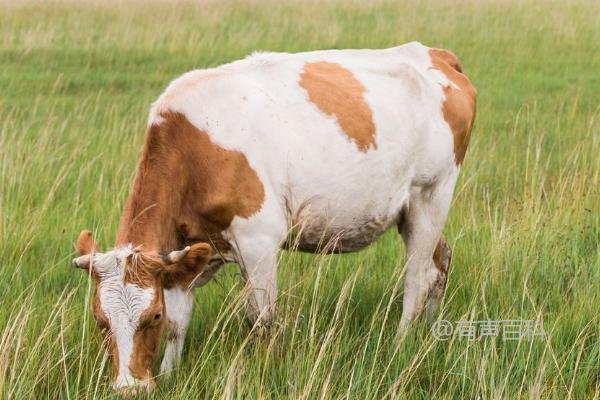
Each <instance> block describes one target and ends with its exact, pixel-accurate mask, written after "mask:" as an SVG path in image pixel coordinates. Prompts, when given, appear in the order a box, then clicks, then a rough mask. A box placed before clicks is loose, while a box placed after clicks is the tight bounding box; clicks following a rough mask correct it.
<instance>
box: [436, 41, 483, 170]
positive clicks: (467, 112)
mask: <svg viewBox="0 0 600 400" xmlns="http://www.w3.org/2000/svg"><path fill="white" fill-rule="evenodd" d="M429 56H430V58H431V64H432V65H433V67H434V68H436V69H438V70H440V71H441V72H442V73H443V74H444V75H446V77H447V78H448V79H449V80H450V82H452V83H453V84H454V85H456V86H457V87H458V88H456V87H453V86H452V85H448V86H445V87H444V94H445V96H446V99H445V100H444V103H443V105H442V111H443V113H444V119H445V120H446V122H447V123H448V125H449V126H450V129H451V130H452V135H453V137H454V161H455V162H456V165H461V164H462V162H463V160H464V158H465V153H466V152H467V147H468V146H469V140H470V139H471V131H472V130H473V123H474V122H475V114H476V98H477V92H476V91H475V88H474V87H473V85H472V84H471V82H470V81H469V78H467V77H466V75H464V74H463V73H462V72H463V68H462V65H461V64H460V62H459V61H458V58H457V57H456V56H455V55H454V54H453V53H452V52H450V51H447V50H441V49H430V50H429Z"/></svg>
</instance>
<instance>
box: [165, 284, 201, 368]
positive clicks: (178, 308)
mask: <svg viewBox="0 0 600 400" xmlns="http://www.w3.org/2000/svg"><path fill="white" fill-rule="evenodd" d="M164 298H165V307H166V318H167V320H166V327H165V333H166V337H167V345H166V347H165V355H164V356H163V360H162V363H161V365H160V373H161V375H162V374H169V373H170V372H172V371H173V370H174V369H175V367H176V366H177V365H178V364H179V361H180V360H181V352H182V350H183V344H184V342H185V335H186V333H187V329H188V325H189V323H190V318H191V316H192V309H193V305H194V290H193V289H188V288H181V287H174V288H171V289H165V290H164Z"/></svg>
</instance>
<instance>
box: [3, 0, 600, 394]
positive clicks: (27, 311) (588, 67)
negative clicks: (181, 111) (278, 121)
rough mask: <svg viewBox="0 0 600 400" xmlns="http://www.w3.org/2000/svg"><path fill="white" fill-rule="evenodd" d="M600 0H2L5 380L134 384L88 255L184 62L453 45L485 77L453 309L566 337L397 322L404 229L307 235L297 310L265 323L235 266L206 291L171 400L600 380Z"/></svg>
mask: <svg viewBox="0 0 600 400" xmlns="http://www.w3.org/2000/svg"><path fill="white" fill-rule="evenodd" d="M599 15H600V4H599V3H598V2H595V1H593V0H581V1H566V2H565V1H545V2H536V1H516V0H515V1H504V2H493V1H477V2H474V1H460V2H455V1H450V0H442V1H435V2H425V1H419V2H409V1H401V2H392V1H369V2H359V1H351V2H341V1H337V2H336V1H331V2H326V3H322V2H316V1H305V2H286V3H279V2H275V1H271V0H269V1H267V2H256V1H252V2H243V1H227V2H200V3H196V4H193V3H188V2H176V3H166V2H151V3H146V2H143V3H142V2H138V1H134V0H129V1H120V2H116V3H113V4H110V5H109V4H104V3H103V2H100V1H94V0H88V1H85V2H83V3H80V2H56V1H51V2H42V1H25V2H14V3H13V2H6V1H3V2H1V3H0V397H2V398H51V399H55V398H61V399H75V398H110V397H111V396H113V394H112V392H111V390H110V382H109V371H108V367H107V360H106V359H105V356H104V354H103V352H102V351H101V350H100V339H99V337H98V333H97V332H96V328H95V326H94V323H93V320H92V318H91V317H90V312H89V311H90V304H89V301H90V294H91V285H90V282H89V280H88V278H87V276H85V274H83V273H81V272H80V271H75V270H73V269H72V268H71V267H70V262H69V260H70V259H71V258H72V257H73V255H74V248H73V243H74V240H75V238H76V236H77V234H78V232H79V231H80V230H81V229H83V228H92V229H93V230H94V232H95V233H96V235H97V237H98V238H99V240H100V242H101V244H102V246H103V247H104V248H106V247H109V246H110V245H111V243H112V242H113V240H114V235H115V231H116V224H117V221H118V218H119V215H120V212H121V209H122V204H123V202H124V198H125V196H126V195H127V191H128V188H129V185H130V182H131V179H132V176H133V173H134V169H135V164H136V161H137V158H138V155H139V149H140V147H141V144H142V141H143V137H144V131H145V121H146V116H147V110H148V107H149V104H150V103H151V102H152V101H153V100H154V99H155V98H156V97H157V96H158V94H160V92H161V90H163V88H164V87H165V86H166V84H167V83H168V81H169V80H170V79H172V78H174V77H176V76H178V75H179V74H181V73H183V72H185V71H187V70H190V69H193V68H202V67H207V66H214V65H218V64H220V63H224V62H227V61H230V60H233V59H236V58H240V57H243V56H245V55H246V54H248V53H250V52H252V51H255V50H276V51H301V50H308V49H323V48H346V47H353V48H359V47H370V48H376V47H386V46H393V45H397V44H400V43H403V42H406V41H409V40H419V41H422V42H423V43H425V44H428V45H431V46H438V47H444V48H449V49H452V50H453V51H455V52H456V53H457V54H458V55H459V56H460V58H461V60H462V62H463V64H464V66H465V69H466V71H467V72H468V74H469V76H470V77H471V79H472V81H473V82H474V83H475V85H476V86H477V88H478V92H479V109H478V117H477V122H476V128H475V132H474V136H473V140H472V143H471V146H470V149H469V151H468V154H467V158H466V161H465V165H464V168H463V172H462V176H461V179H460V181H459V184H458V187H457V190H456V195H455V198H454V203H453V206H452V210H451V214H450V218H449V220H448V223H447V226H446V229H445V233H446V236H447V237H448V238H449V240H450V242H451V245H452V247H453V250H454V258H453V268H452V272H451V274H450V279H449V286H448V291H447V296H446V301H445V304H444V306H443V309H442V315H441V317H442V318H444V319H446V320H449V321H458V320H461V319H462V320H473V321H475V320H504V319H522V320H536V321H543V324H544V329H545V331H546V334H547V335H546V337H545V338H543V339H540V338H535V339H534V340H524V341H503V340H502V338H501V337H498V338H493V337H492V338H485V339H482V340H476V341H469V340H466V339H464V338H460V337H453V338H451V339H450V340H448V341H439V340H436V339H435V338H434V337H433V335H432V333H431V330H430V325H428V324H427V323H424V322H418V323H416V324H415V326H414V329H413V330H412V331H411V332H410V334H409V335H408V337H407V338H405V340H403V341H399V340H398V339H397V327H398V322H399V317H400V313H401V295H402V290H403V289H402V283H403V274H404V269H403V255H404V249H403V246H402V244H401V240H400V238H399V237H398V235H397V234H396V233H395V232H389V233H388V234H387V235H385V236H384V237H383V238H381V240H379V241H378V242H377V243H375V244H374V245H373V246H371V247H370V248H369V249H367V250H365V251H363V252H361V253H357V254H352V255H344V256H332V257H325V256H312V255H306V254H300V253H284V254H282V256H281V266H280V270H279V279H280V286H281V294H280V299H279V303H278V314H277V319H276V323H275V326H274V328H273V330H272V332H271V335H270V336H268V337H263V338H259V337H256V336H255V335H254V334H252V333H251V332H250V330H249V329H248V327H247V326H246V325H245V324H244V322H243V305H242V304H241V302H240V294H241V291H242V285H241V279H240V277H239V272H238V270H237V269H236V267H235V266H233V265H231V266H227V267H226V268H225V269H224V271H223V272H222V273H221V274H220V275H219V276H218V277H217V279H216V280H215V281H214V282H211V283H210V284H209V285H207V286H206V287H204V288H202V289H201V290H199V291H198V293H197V297H196V304H195V311H194V320H193V323H192V326H191V328H190V331H189V334H188V339H187V341H186V347H185V350H184V357H183V364H182V365H181V367H180V368H179V369H178V371H177V372H176V373H175V375H174V376H173V378H172V379H171V380H166V379H161V380H160V381H159V389H158V391H157V392H155V393H154V394H153V395H152V397H153V398H171V397H178V398H214V397H217V398H220V397H225V398H303V399H313V398H359V399H364V398H436V399H437V398H448V399H455V398H473V399H474V398H484V399H488V398H494V399H504V398H534V399H536V398H543V399H557V398H560V399H588V398H599V397H600V341H599V330H600V328H599V327H600V312H599V307H598V305H599V304H600V268H599V267H600V258H599V251H598V250H599V245H598V243H599V238H600V212H599V205H600V196H599V192H598V184H599V179H598V178H599V173H600V157H599V154H600V134H599V131H600V115H599V114H600V53H599V52H598V48H597V46H598V43H600V19H599V17H598V16H599Z"/></svg>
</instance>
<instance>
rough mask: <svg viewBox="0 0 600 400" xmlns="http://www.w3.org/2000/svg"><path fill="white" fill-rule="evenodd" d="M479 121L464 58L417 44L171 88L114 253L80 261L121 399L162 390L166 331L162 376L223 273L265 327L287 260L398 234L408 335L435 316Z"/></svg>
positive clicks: (238, 69)
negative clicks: (447, 234)
mask: <svg viewBox="0 0 600 400" xmlns="http://www.w3.org/2000/svg"><path fill="white" fill-rule="evenodd" d="M474 118H475V90H474V88H473V86H472V85H471V83H470V82H469V80H468V79H467V77H466V76H465V75H464V74H463V73H462V68H461V66H460V63H459V61H458V59H457V58H456V57H455V56H454V55H453V54H452V53H450V52H448V51H445V50H438V49H431V48H428V47H426V46H423V45H421V44H419V43H409V44H406V45H403V46H399V47H395V48H391V49H384V50H327V51H315V52H307V53H298V54H285V53H258V54H254V55H252V56H250V57H248V58H246V59H244V60H241V61H236V62H233V63H231V64H227V65H223V66H221V67H218V68H213V69H208V70H197V71H192V72H189V73H187V74H185V75H183V76H182V77H180V78H178V79H176V80H175V81H173V82H172V83H171V84H170V85H169V87H168V88H167V90H166V91H165V92H164V93H163V94H162V95H161V96H160V98H159V99H158V100H157V101H156V102H155V103H154V105H153V106H152V109H151V112H150V117H149V123H148V126H149V127H148V133H147V136H146V142H145V145H144V149H143V155H142V159H141V161H140V163H139V166H138V171H137V177H136V179H135V183H134V186H133V189H132V191H131V193H130V195H129V198H128V200H127V203H126V205H125V211H124V212H123V216H122V218H121V221H120V225H119V231H118V235H117V241H116V247H115V248H114V249H113V250H110V251H107V252H105V253H98V252H97V245H96V244H95V243H94V242H93V239H92V238H91V235H90V233H89V232H87V231H84V232H82V234H81V235H80V239H79V241H78V246H77V247H78V251H79V253H80V257H78V258H76V259H75V260H74V264H75V265H76V266H78V267H80V268H85V269H89V268H90V266H92V270H91V271H90V272H91V274H92V276H93V278H94V280H95V282H96V293H95V298H94V315H95V317H96V320H97V322H98V325H99V327H100V328H101V329H102V332H103V335H104V337H105V341H106V343H107V346H108V349H109V352H110V354H111V358H112V363H113V367H114V368H113V370H114V377H115V387H116V388H126V387H128V386H132V385H143V386H147V387H152V385H153V383H152V382H153V380H152V375H151V368H152V365H153V362H154V360H155V358H156V353H157V349H158V344H159V340H160V339H159V338H160V334H161V331H162V330H165V329H166V331H167V340H168V343H167V347H166V350H165V356H164V359H163V361H162V365H161V372H162V373H167V372H169V371H171V370H172V369H173V367H174V366H175V365H176V363H177V361H178V359H179V357H180V354H181V350H182V346H183V342H184V338H185V334H186V330H187V326H188V323H189V321H190V316H191V312H192V304H193V291H192V290H189V289H188V288H189V287H198V286H201V285H203V284H205V283H206V282H207V281H208V280H210V278H211V277H212V275H213V274H214V273H215V272H216V271H217V270H218V269H219V268H220V266H221V265H223V263H224V262H225V261H235V262H237V263H238V264H239V265H240V266H241V270H242V275H243V276H244V278H245V280H246V283H247V287H248V288H249V295H248V305H249V307H248V310H249V315H248V316H249V318H251V320H253V321H258V322H262V323H265V324H267V325H268V324H269V323H270V321H271V320H272V318H273V312H274V303H275V299H276V296H277V283H276V280H277V255H278V252H279V250H280V249H282V248H296V249H299V250H302V251H310V252H327V253H333V252H351V251H356V250H359V249H362V248H364V247H365V246H367V245H369V244H370V243H372V242H373V241H374V240H375V239H376V238H377V237H378V236H380V235H381V234H382V233H383V232H385V231H386V230H387V229H389V228H390V227H397V228H398V230H399V232H400V233H401V235H402V238H403V239H404V242H405V243H406V246H407V270H406V281H405V287H404V299H403V312H402V317H401V322H400V329H401V330H402V331H406V329H407V327H408V325H409V323H410V321H412V320H413V319H415V318H416V317H417V316H418V315H420V314H421V312H422V311H423V309H424V308H425V306H426V304H429V310H430V311H433V310H434V309H435V307H436V306H437V305H438V304H439V303H440V300H441V298H442V296H443V293H444V289H445V285H446V278H447V273H448V268H449V262H450V249H449V247H448V246H447V244H446V242H445V240H444V238H443V236H442V228H443V227H444V224H445V221H446V216H447V214H448V209H449V207H450V202H451V199H452V194H453V191H454V186H455V184H456V180H457V177H458V174H459V171H460V166H461V163H462V162H463V159H464V156H465V152H466V149H467V145H468V143H469V138H470V135H471V129H472V127H473V121H474ZM186 246H187V247H186ZM180 249H183V250H180Z"/></svg>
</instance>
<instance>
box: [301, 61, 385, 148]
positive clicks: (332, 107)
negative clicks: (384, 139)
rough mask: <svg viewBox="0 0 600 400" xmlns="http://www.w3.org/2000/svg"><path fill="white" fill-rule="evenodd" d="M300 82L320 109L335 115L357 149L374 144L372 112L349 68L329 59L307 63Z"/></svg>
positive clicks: (360, 84)
mask: <svg viewBox="0 0 600 400" xmlns="http://www.w3.org/2000/svg"><path fill="white" fill-rule="evenodd" d="M300 86H302V87H303V88H304V89H305V90H306V91H307V92H308V98H309V99H310V101H311V102H313V103H314V104H315V105H316V106H317V107H318V108H319V110H321V111H322V112H324V113H325V114H327V115H333V116H335V117H336V118H337V121H338V123H339V125H340V127H341V128H342V131H343V132H344V133H345V134H346V136H348V138H349V139H350V140H351V141H353V142H354V143H355V144H356V146H357V147H358V150H360V151H362V152H366V151H367V150H369V148H371V147H373V148H374V149H376V148H377V143H375V124H374V123H373V113H372V111H371V109H370V108H369V105H368V104H367V103H366V101H365V98H364V93H365V91H366V89H365V87H364V86H363V85H362V83H360V82H359V81H358V80H357V79H356V77H355V76H354V74H352V72H351V71H349V70H347V69H346V68H344V67H342V66H341V65H339V64H336V63H331V62H325V61H321V62H313V63H306V64H304V69H303V70H302V74H301V75H300Z"/></svg>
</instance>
